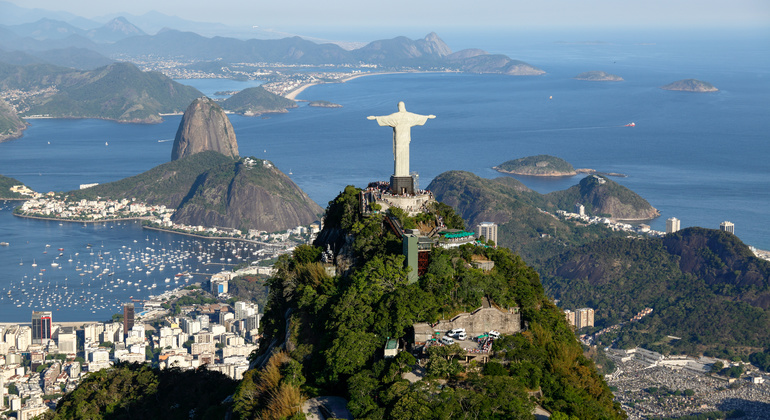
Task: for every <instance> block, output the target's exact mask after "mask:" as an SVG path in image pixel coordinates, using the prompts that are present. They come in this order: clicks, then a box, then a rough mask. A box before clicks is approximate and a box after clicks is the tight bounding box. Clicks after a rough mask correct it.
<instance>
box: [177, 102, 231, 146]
mask: <svg viewBox="0 0 770 420" xmlns="http://www.w3.org/2000/svg"><path fill="white" fill-rule="evenodd" d="M206 150H213V151H215V152H219V153H222V154H223V155H225V156H229V157H232V158H235V159H237V158H238V142H237V141H236V138H235V130H234V129H233V125H232V124H231V123H230V119H229V118H227V115H225V111H223V110H222V108H220V107H219V105H217V103H216V102H214V101H213V100H212V99H209V98H207V97H205V96H204V97H202V98H198V99H196V100H194V101H193V102H192V103H191V104H190V106H188V107H187V110H186V111H185V112H184V115H183V116H182V120H181V121H180V122H179V128H178V129H177V132H176V136H175V137H174V146H173V147H172V149H171V160H177V159H181V158H183V157H185V156H190V155H193V154H195V153H199V152H202V151H206Z"/></svg>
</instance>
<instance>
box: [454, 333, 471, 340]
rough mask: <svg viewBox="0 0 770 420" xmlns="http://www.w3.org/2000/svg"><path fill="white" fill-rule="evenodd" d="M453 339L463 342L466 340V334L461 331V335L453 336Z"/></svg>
mask: <svg viewBox="0 0 770 420" xmlns="http://www.w3.org/2000/svg"><path fill="white" fill-rule="evenodd" d="M455 338H456V339H458V340H460V341H464V340H466V339H467V338H468V334H466V333H465V331H463V332H461V333H457V334H455Z"/></svg>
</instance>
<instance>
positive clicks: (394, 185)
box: [390, 176, 414, 195]
mask: <svg viewBox="0 0 770 420" xmlns="http://www.w3.org/2000/svg"><path fill="white" fill-rule="evenodd" d="M390 193H391V194H394V195H400V194H414V180H412V177H411V176H391V177H390Z"/></svg>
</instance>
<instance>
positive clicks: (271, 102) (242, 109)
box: [222, 86, 297, 116]
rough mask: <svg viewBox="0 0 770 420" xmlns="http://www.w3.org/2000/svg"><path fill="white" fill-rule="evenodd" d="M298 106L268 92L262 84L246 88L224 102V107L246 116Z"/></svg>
mask: <svg viewBox="0 0 770 420" xmlns="http://www.w3.org/2000/svg"><path fill="white" fill-rule="evenodd" d="M296 107H297V103H296V102H294V101H292V100H291V99H287V98H284V97H282V96H280V95H276V94H274V93H271V92H268V91H267V90H265V88H263V87H262V86H257V87H252V88H248V89H244V90H242V91H240V92H238V93H236V94H235V95H233V96H231V97H229V98H227V99H225V100H224V102H222V108H224V109H226V110H227V111H231V112H235V113H237V114H242V115H246V116H255V115H262V114H268V113H284V112H288V109H289V108H296Z"/></svg>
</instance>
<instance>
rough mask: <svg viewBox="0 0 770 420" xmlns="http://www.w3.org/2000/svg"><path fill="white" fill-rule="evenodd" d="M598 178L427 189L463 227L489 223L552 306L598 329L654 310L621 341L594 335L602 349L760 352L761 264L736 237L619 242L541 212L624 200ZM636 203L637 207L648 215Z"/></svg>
mask: <svg viewBox="0 0 770 420" xmlns="http://www.w3.org/2000/svg"><path fill="white" fill-rule="evenodd" d="M599 179H603V178H597V177H595V176H588V177H586V179H585V180H584V183H583V185H578V186H575V187H571V188H570V189H568V190H565V191H557V192H554V193H550V194H546V195H541V194H538V193H536V192H534V191H531V190H529V189H527V188H526V187H525V186H524V185H522V184H521V183H520V182H519V181H517V180H515V179H513V178H509V177H506V178H497V179H483V178H480V177H478V176H476V175H474V174H471V173H468V172H460V171H452V172H445V173H443V174H441V175H439V176H437V177H436V178H435V179H434V180H433V182H431V184H430V185H429V186H428V189H429V190H431V191H433V193H434V195H435V197H436V199H438V200H440V201H442V202H445V203H447V204H449V205H451V206H452V207H453V208H454V209H456V211H458V213H459V214H460V215H461V216H462V217H463V218H464V219H465V221H466V223H467V225H468V226H469V227H475V226H476V225H478V223H480V222H483V221H492V222H495V223H497V224H498V244H499V245H501V246H505V247H509V248H510V249H512V250H513V251H514V252H516V253H517V254H519V255H521V256H522V258H524V259H525V260H526V261H527V262H528V263H529V264H531V265H532V266H533V267H534V268H535V269H536V270H537V271H538V273H539V274H540V276H541V278H542V280H543V285H544V287H545V289H546V291H547V293H548V295H549V296H552V297H553V298H555V299H560V306H562V307H564V308H580V307H591V308H594V309H595V310H596V320H597V326H598V327H608V326H611V325H614V324H616V323H618V322H623V321H627V320H629V319H630V318H632V317H633V316H634V315H636V314H637V313H639V311H641V310H642V309H644V308H645V307H651V308H654V312H653V313H652V314H651V315H648V316H647V317H645V318H644V319H643V320H642V321H641V322H639V323H632V324H630V325H629V327H628V329H627V328H626V327H624V328H623V330H622V332H621V333H620V335H618V334H617V333H613V334H608V335H607V336H606V337H604V336H603V337H604V338H603V340H606V342H605V341H602V343H604V345H608V344H610V342H612V340H613V339H615V338H618V339H619V342H618V344H619V345H620V346H621V347H623V348H629V347H633V346H635V345H644V346H645V347H647V348H651V349H653V350H659V351H663V352H669V351H671V352H684V353H688V354H693V355H695V354H699V353H700V352H702V351H706V350H709V351H712V352H713V351H716V350H719V351H721V350H720V349H724V348H734V349H736V352H737V353H736V354H741V353H742V354H749V353H751V352H756V351H761V350H762V346H763V344H762V343H767V342H768V341H769V340H770V336H769V335H768V334H770V333H768V331H770V330H768V326H770V312H768V311H767V309H768V308H769V307H770V280H768V279H770V263H769V262H767V261H764V260H761V259H758V258H756V257H754V255H753V253H752V252H751V250H750V249H749V248H748V247H747V246H746V245H745V244H743V243H742V242H741V241H740V239H738V237H736V236H735V235H732V234H729V233H727V232H722V231H718V230H711V229H702V228H688V229H684V230H681V231H679V232H676V233H672V234H667V235H666V236H665V237H663V238H649V237H637V236H632V237H628V235H629V233H627V232H613V231H611V230H609V229H606V228H603V227H599V226H597V225H584V224H582V223H577V222H574V221H571V220H565V219H557V218H555V217H552V216H550V215H547V214H545V213H543V212H542V211H540V209H543V210H548V211H553V210H554V209H555V208H558V207H559V206H560V205H564V206H572V205H573V204H572V203H574V200H577V199H579V200H582V201H583V202H584V203H588V202H589V201H590V200H588V199H587V198H588V197H590V196H592V195H594V194H599V193H603V194H607V196H606V197H612V195H610V193H613V194H618V195H620V196H624V195H625V194H626V193H625V192H622V191H621V190H620V189H618V188H617V187H614V186H610V187H609V188H608V189H607V190H605V191H603V192H602V191H601V189H602V188H603V187H604V186H605V185H608V184H607V183H609V182H610V181H609V180H606V181H605V184H599V182H600V181H599ZM597 184H599V185H597ZM597 189H599V190H600V191H595V192H592V191H594V190H597ZM581 190H582V191H581ZM560 203H561V204H560ZM645 203H646V201H645V202H644V203H641V204H640V207H641V208H648V209H649V208H651V207H648V206H649V205H648V204H645ZM567 210H569V211H574V209H572V208H568V209H567ZM667 335H671V336H676V337H682V338H681V339H679V340H671V339H666V336H667Z"/></svg>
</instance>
